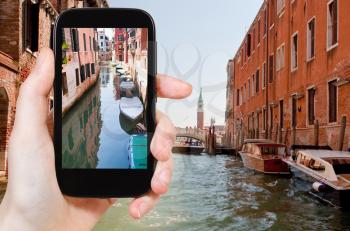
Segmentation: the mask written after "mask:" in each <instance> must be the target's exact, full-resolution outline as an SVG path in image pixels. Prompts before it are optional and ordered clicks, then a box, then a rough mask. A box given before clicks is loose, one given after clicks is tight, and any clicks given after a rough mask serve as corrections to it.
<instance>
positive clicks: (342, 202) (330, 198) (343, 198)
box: [290, 166, 350, 211]
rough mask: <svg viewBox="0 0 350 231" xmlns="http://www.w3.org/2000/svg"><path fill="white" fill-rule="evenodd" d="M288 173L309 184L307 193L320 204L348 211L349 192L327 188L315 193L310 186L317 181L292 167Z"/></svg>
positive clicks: (349, 208)
mask: <svg viewBox="0 0 350 231" xmlns="http://www.w3.org/2000/svg"><path fill="white" fill-rule="evenodd" d="M290 171H291V173H292V174H293V176H294V177H295V178H297V179H300V180H302V181H304V182H307V183H309V188H307V190H308V192H309V193H310V194H311V195H312V196H314V197H315V198H317V199H318V200H320V201H321V202H323V203H326V204H330V205H332V206H335V207H339V208H342V209H344V210H347V211H349V210H350V190H336V189H333V188H331V187H329V186H327V188H326V190H324V191H322V192H317V191H315V190H314V189H313V188H312V184H313V183H314V182H319V181H318V179H316V178H314V177H312V176H311V175H308V174H306V173H305V172H303V171H301V170H299V169H297V168H295V167H293V166H290Z"/></svg>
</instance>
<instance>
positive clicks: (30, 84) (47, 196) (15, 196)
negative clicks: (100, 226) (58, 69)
mask: <svg viewBox="0 0 350 231" xmlns="http://www.w3.org/2000/svg"><path fill="white" fill-rule="evenodd" d="M53 78H54V57H53V54H52V51H51V50H49V49H42V50H41V52H40V55H39V57H38V59H37V64H36V66H35V68H34V69H33V71H32V73H31V74H30V76H29V77H28V79H27V80H26V81H25V82H24V83H23V84H22V86H21V88H20V92H19V96H18V100H17V113H16V118H15V124H14V128H13V131H12V134H11V138H10V142H9V156H8V165H9V168H8V169H9V179H8V186H7V191H6V194H5V197H4V199H3V202H2V204H1V206H0V218H1V219H0V230H90V229H92V228H93V227H94V225H95V224H96V223H97V222H98V220H99V219H100V217H101V216H102V215H103V213H104V212H105V211H106V210H107V209H108V208H109V207H110V206H111V205H112V204H113V203H114V202H115V199H92V198H91V199H86V198H73V197H68V196H64V195H62V193H61V191H60V189H59V187H58V184H57V179H56V173H55V159H54V148H53V143H52V139H51V137H50V135H49V131H48V128H47V115H48V101H47V97H48V95H49V92H50V89H51V87H52V83H53ZM191 91H192V88H191V86H190V85H188V84H186V83H184V82H182V81H180V80H176V79H174V78H171V77H167V76H157V93H158V96H160V97H167V98H173V99H180V98H184V97H187V96H188V95H189V94H190V93H191ZM174 139H175V129H174V127H173V125H172V123H171V122H170V120H169V119H168V117H167V116H165V115H164V114H162V113H160V112H157V127H156V131H155V134H154V137H153V140H152V142H151V151H152V153H153V155H154V157H155V158H156V159H157V160H158V164H157V167H156V170H155V174H154V176H153V179H152V183H151V188H152V190H151V192H149V193H148V194H147V195H145V196H143V197H140V198H137V199H134V200H133V201H132V202H131V203H130V205H129V213H130V215H131V216H132V217H133V218H135V219H138V218H141V217H142V216H143V215H145V214H146V213H147V212H148V211H150V210H151V209H152V208H153V206H154V205H155V204H156V202H157V201H158V200H159V197H160V195H162V194H164V193H166V192H167V190H168V187H169V183H170V180H171V176H172V171H173V162H172V158H171V149H172V145H173V142H174Z"/></svg>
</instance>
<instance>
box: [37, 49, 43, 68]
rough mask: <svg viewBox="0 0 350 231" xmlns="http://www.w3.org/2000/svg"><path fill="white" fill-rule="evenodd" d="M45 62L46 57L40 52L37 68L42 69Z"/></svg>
mask: <svg viewBox="0 0 350 231" xmlns="http://www.w3.org/2000/svg"><path fill="white" fill-rule="evenodd" d="M44 60H45V55H44V54H43V52H39V56H38V58H37V59H36V66H37V67H40V66H41V65H42V64H43V63H44Z"/></svg>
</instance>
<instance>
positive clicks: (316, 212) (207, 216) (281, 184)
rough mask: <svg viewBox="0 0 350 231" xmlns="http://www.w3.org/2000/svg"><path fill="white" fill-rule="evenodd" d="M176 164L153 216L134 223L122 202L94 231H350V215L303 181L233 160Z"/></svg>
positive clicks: (180, 158) (180, 159) (202, 158)
mask: <svg viewBox="0 0 350 231" xmlns="http://www.w3.org/2000/svg"><path fill="white" fill-rule="evenodd" d="M174 161H175V170H174V176H173V182H172V185H171V188H170V190H169V193H168V194H166V195H165V196H163V197H162V199H161V201H160V203H159V204H158V205H157V207H156V208H155V209H154V210H153V211H152V212H151V213H150V214H149V215H147V216H146V217H145V218H143V219H142V220H140V221H134V220H132V219H131V218H129V216H128V213H127V205H128V203H129V199H121V200H118V202H117V203H116V204H115V205H113V206H112V207H111V209H110V210H109V211H108V212H107V213H106V214H105V216H104V217H103V218H102V220H101V221H100V222H99V224H98V225H97V226H96V227H95V229H94V230H95V231H106V230H123V231H127V230H293V231H296V230H303V231H305V230H308V231H309V230H350V213H345V212H341V211H340V210H338V209H335V208H333V207H330V206H328V205H324V204H321V203H320V202H319V201H318V200H316V199H315V198H313V197H312V196H310V195H309V194H308V192H307V191H306V190H305V189H306V188H308V185H307V183H306V182H304V181H302V180H300V179H296V178H290V177H282V178H279V177H274V176H265V175H262V174H258V173H255V172H253V171H250V170H247V169H245V168H244V167H243V164H242V162H241V160H240V159H239V158H238V157H232V156H208V155H205V154H203V155H198V156H188V155H180V154H174Z"/></svg>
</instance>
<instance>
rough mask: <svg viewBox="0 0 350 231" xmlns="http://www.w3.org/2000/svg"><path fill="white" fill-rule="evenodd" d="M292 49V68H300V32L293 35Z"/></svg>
mask: <svg viewBox="0 0 350 231" xmlns="http://www.w3.org/2000/svg"><path fill="white" fill-rule="evenodd" d="M291 49H292V50H291V56H292V57H291V68H292V71H294V70H296V69H297V68H298V33H295V34H294V35H293V36H292V46H291Z"/></svg>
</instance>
